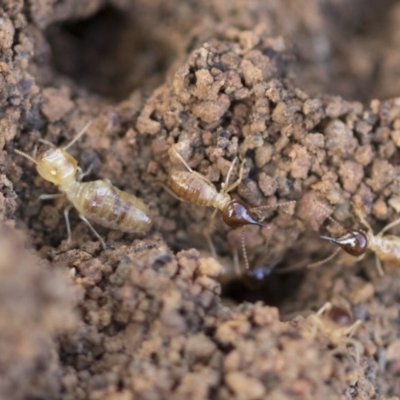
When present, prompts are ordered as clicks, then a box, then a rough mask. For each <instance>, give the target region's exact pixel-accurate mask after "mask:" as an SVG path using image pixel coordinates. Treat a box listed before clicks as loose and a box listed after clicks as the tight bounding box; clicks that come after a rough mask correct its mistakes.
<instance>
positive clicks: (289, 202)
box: [250, 200, 296, 221]
mask: <svg viewBox="0 0 400 400" xmlns="http://www.w3.org/2000/svg"><path fill="white" fill-rule="evenodd" d="M292 204H296V200H290V201H283V202H282V203H277V204H269V205H267V206H259V207H252V208H251V209H250V211H252V212H254V211H255V212H257V211H263V210H268V209H271V208H272V209H274V208H278V207H285V206H290V205H292ZM265 218H266V217H264V218H262V219H261V221H264V219H265Z"/></svg>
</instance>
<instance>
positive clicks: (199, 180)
mask: <svg viewBox="0 0 400 400" xmlns="http://www.w3.org/2000/svg"><path fill="white" fill-rule="evenodd" d="M170 151H171V152H172V155H173V156H174V157H176V158H178V159H179V160H180V161H181V162H182V164H183V165H184V166H185V167H186V169H187V171H181V170H175V169H172V170H171V172H170V173H169V175H168V184H169V186H170V188H171V189H172V191H173V192H174V193H175V195H176V196H177V197H178V198H179V199H180V200H183V201H188V202H191V203H193V204H196V205H198V206H200V207H213V208H214V209H215V211H214V212H213V214H212V216H211V221H213V219H214V217H215V214H216V212H217V211H218V210H220V211H221V212H222V219H223V221H224V222H225V224H226V225H228V226H229V227H231V228H239V227H241V228H242V251H243V258H244V261H245V265H246V269H249V261H248V257H247V252H246V246H245V239H244V230H243V228H244V227H245V226H246V225H257V226H261V227H264V226H266V225H265V224H264V223H263V222H262V221H258V220H256V219H255V218H254V217H253V216H252V215H251V211H252V210H256V209H257V210H261V209H267V208H272V207H280V206H286V205H289V204H293V203H295V202H294V201H287V202H282V203H279V204H275V205H273V206H261V207H255V208H249V207H248V206H247V205H246V204H244V203H243V202H241V201H240V200H236V199H232V198H231V196H230V195H229V192H231V191H232V190H233V189H235V188H236V187H237V186H238V185H239V184H240V182H241V181H242V179H243V167H244V160H243V162H242V165H241V167H240V171H239V177H238V179H237V180H236V181H235V182H234V183H232V184H231V185H229V180H230V177H231V174H232V171H233V168H234V165H235V163H236V161H237V158H235V159H234V160H233V162H232V164H231V166H230V168H229V171H228V174H227V176H226V180H225V182H224V183H223V184H222V188H221V191H218V190H217V188H216V187H215V186H214V185H213V184H212V183H211V182H210V181H209V180H208V179H207V178H206V177H205V176H203V175H201V174H199V173H198V172H196V171H194V170H192V169H191V168H190V167H189V165H188V164H187V163H186V161H185V160H184V159H183V157H182V156H181V155H180V154H179V153H178V151H176V149H174V148H173V147H172V148H171V149H170ZM170 154H171V153H170ZM206 237H207V240H209V241H210V239H209V235H208V234H207V235H206ZM210 247H211V248H213V246H212V245H210ZM213 253H214V254H215V251H213Z"/></svg>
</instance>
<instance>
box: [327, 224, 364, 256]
mask: <svg viewBox="0 0 400 400" xmlns="http://www.w3.org/2000/svg"><path fill="white" fill-rule="evenodd" d="M321 238H322V239H325V240H329V241H331V242H333V243H336V244H338V245H339V246H340V247H341V248H342V249H343V250H344V251H345V252H346V253H348V254H350V255H351V256H354V257H359V256H362V255H363V254H364V253H365V252H366V251H367V248H368V237H367V235H366V233H365V232H363V231H360V230H357V229H352V230H349V231H347V232H346V233H345V234H344V235H342V236H339V237H337V238H334V237H329V236H321Z"/></svg>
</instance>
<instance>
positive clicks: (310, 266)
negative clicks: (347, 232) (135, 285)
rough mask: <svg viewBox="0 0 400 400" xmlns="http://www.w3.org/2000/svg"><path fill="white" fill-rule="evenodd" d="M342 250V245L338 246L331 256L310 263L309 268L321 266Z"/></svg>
mask: <svg viewBox="0 0 400 400" xmlns="http://www.w3.org/2000/svg"><path fill="white" fill-rule="evenodd" d="M340 250H341V247H338V248H337V249H336V250H335V251H334V252H333V253H332V254H331V255H330V256H328V257H326V258H324V259H323V260H321V261H317V262H315V263H312V264H308V265H307V268H316V267H319V266H321V265H323V264H325V263H327V262H328V261H331V260H332V259H333V258H334V257H335V256H336V254H337V253H339V251H340Z"/></svg>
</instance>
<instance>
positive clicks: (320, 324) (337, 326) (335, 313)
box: [306, 302, 362, 363]
mask: <svg viewBox="0 0 400 400" xmlns="http://www.w3.org/2000/svg"><path fill="white" fill-rule="evenodd" d="M306 323H307V327H308V328H309V332H310V335H311V337H312V338H315V337H316V336H317V334H318V333H320V334H322V335H324V336H326V337H327V338H328V339H329V341H330V342H331V344H332V345H333V346H334V347H335V349H334V350H333V351H332V353H333V354H337V353H341V352H345V350H346V347H347V345H352V346H353V347H354V349H355V353H356V362H357V363H358V362H359V359H360V356H359V349H358V343H357V342H356V341H355V340H354V339H352V336H353V335H354V333H355V332H356V330H357V329H358V327H359V326H360V325H361V323H362V321H361V320H357V321H354V320H353V317H352V315H351V313H350V311H349V310H348V309H346V308H344V307H342V306H337V305H333V304H331V303H329V302H328V303H325V305H324V306H322V307H321V308H320V309H319V310H318V311H317V312H316V313H315V314H312V315H310V316H308V317H307V319H306Z"/></svg>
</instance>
